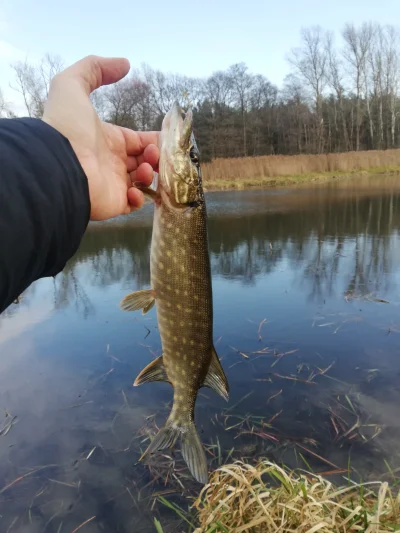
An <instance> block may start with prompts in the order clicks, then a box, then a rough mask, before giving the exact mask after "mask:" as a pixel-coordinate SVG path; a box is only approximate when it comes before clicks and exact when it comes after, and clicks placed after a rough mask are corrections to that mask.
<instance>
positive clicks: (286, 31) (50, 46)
mask: <svg viewBox="0 0 400 533" xmlns="http://www.w3.org/2000/svg"><path fill="white" fill-rule="evenodd" d="M363 21H377V22H380V23H382V24H395V25H396V24H399V25H400V2H399V1H398V0H380V1H376V0H334V1H329V2H328V1H325V2H323V1H321V0H286V1H280V2H279V1H278V2H277V1H276V0H275V1H266V0H264V1H261V0H241V1H240V2H239V1H235V0H231V1H229V2H228V1H226V0H214V1H212V0H197V1H194V0H152V1H151V2H145V1H142V2H138V1H137V0H136V1H135V0H119V1H114V2H112V1H111V0H80V1H79V0H68V1H58V0H35V1H33V0H0V87H1V88H2V89H3V91H4V92H5V93H6V96H7V99H8V100H15V99H17V98H18V96H17V95H16V94H15V92H14V91H12V90H11V89H9V83H10V81H11V79H12V72H11V69H10V68H9V66H8V65H9V63H10V62H11V61H15V60H18V59H24V58H25V57H28V59H30V60H32V61H35V60H38V59H40V58H41V57H42V56H43V55H44V54H45V53H46V52H50V53H52V54H59V55H61V56H62V57H63V58H64V59H65V61H66V63H67V64H69V63H72V62H74V61H75V60H77V59H80V58H81V57H83V56H85V55H87V54H90V53H94V54H98V55H106V56H114V55H117V56H120V55H122V56H125V57H128V58H129V60H130V61H131V64H132V66H135V65H137V66H139V65H140V64H141V63H142V62H146V63H148V64H150V65H151V66H152V67H154V68H159V69H162V70H163V71H168V72H179V73H182V74H187V75H192V76H206V75H208V74H210V73H212V72H213V71H215V70H218V69H225V68H227V67H228V66H229V65H231V64H233V63H236V62H240V61H244V62H246V63H247V65H248V66H249V69H250V70H251V71H253V72H257V73H262V74H264V75H265V76H267V77H268V78H269V79H270V80H271V81H272V82H273V83H276V84H278V85H280V84H281V83H282V80H283V78H284V77H285V75H286V74H287V73H288V72H289V65H288V63H287V61H286V59H285V57H286V55H287V53H288V52H289V51H290V49H291V48H293V47H295V46H297V45H298V43H299V35H300V29H301V27H307V26H312V25H315V24H319V25H321V26H322V27H324V28H326V29H329V30H333V31H335V32H336V33H337V36H338V40H339V32H340V29H341V28H342V27H343V25H344V23H345V22H354V23H356V24H359V23H361V22H363Z"/></svg>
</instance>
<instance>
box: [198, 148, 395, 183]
mask: <svg viewBox="0 0 400 533" xmlns="http://www.w3.org/2000/svg"><path fill="white" fill-rule="evenodd" d="M366 171H368V172H371V173H378V172H399V171H400V150H369V151H364V152H346V153H331V154H319V155H311V154H308V155H287V156H285V155H271V156H257V157H243V158H226V159H215V160H214V161H212V162H211V163H204V164H203V165H202V172H203V177H204V183H205V186H206V187H207V186H208V187H210V186H211V185H212V186H215V187H218V184H220V186H221V188H224V187H228V186H229V183H230V185H231V186H232V187H234V186H236V187H239V186H240V183H241V182H242V183H243V181H244V182H245V184H246V185H249V186H251V185H254V186H256V185H257V184H261V185H268V183H269V184H270V185H273V184H274V180H273V178H284V177H286V178H291V179H293V180H296V179H297V180H299V181H302V178H303V179H304V177H307V176H309V177H310V176H315V177H318V176H320V175H322V174H329V175H335V174H337V175H345V174H349V175H351V174H355V173H362V172H366ZM271 180H272V183H271Z"/></svg>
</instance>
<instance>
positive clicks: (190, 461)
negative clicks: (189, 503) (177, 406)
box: [139, 416, 208, 484]
mask: <svg viewBox="0 0 400 533" xmlns="http://www.w3.org/2000/svg"><path fill="white" fill-rule="evenodd" d="M178 438H180V441H181V452H182V456H183V458H184V460H185V461H186V464H187V466H188V468H189V470H190V473H191V474H192V476H193V477H194V478H195V479H196V480H197V481H198V482H199V483H202V484H205V483H207V481H208V469H207V459H206V454H205V453H204V449H203V446H202V444H201V442H200V439H199V435H198V433H197V430H196V426H195V425H194V422H193V420H188V421H187V422H185V423H182V424H179V423H177V422H176V420H173V419H172V418H171V416H169V418H168V420H167V421H166V423H165V425H164V427H162V428H161V429H160V431H159V432H158V433H157V435H156V436H155V437H154V439H153V440H152V441H151V443H150V445H149V447H148V448H147V450H146V451H145V452H144V453H143V455H142V456H141V458H140V459H139V461H142V460H143V459H145V458H146V457H147V456H148V455H150V454H152V453H155V452H157V451H158V450H165V449H166V448H171V447H172V446H173V445H174V444H175V443H176V441H177V440H178Z"/></svg>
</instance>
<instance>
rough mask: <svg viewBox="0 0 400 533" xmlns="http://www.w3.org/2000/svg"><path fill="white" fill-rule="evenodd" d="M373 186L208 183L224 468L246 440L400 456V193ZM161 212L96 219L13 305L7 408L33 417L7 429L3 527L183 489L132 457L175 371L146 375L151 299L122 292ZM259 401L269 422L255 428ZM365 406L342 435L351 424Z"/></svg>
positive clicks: (115, 518) (144, 506)
mask: <svg viewBox="0 0 400 533" xmlns="http://www.w3.org/2000/svg"><path fill="white" fill-rule="evenodd" d="M359 185H360V186H359V187H358V188H357V187H355V185H354V182H353V183H352V184H350V185H348V186H346V185H344V184H343V185H340V184H339V185H332V186H329V187H316V188H313V189H310V190H304V189H300V190H298V191H292V192H287V191H264V192H260V191H249V192H242V193H210V194H209V195H208V206H209V213H210V217H209V237H210V251H211V264H212V274H213V284H214V302H215V304H214V309H215V339H216V344H217V350H218V353H219V355H220V357H221V358H222V360H223V365H224V368H225V369H226V372H227V375H228V379H229V382H230V385H231V390H232V393H231V400H230V403H229V404H228V406H226V405H225V404H224V402H223V401H222V400H221V399H219V398H218V397H217V396H216V395H215V394H213V393H212V392H210V391H208V390H204V391H202V394H201V396H200V397H199V400H198V406H197V410H196V417H197V425H198V427H199V428H200V430H201V431H202V439H203V440H204V441H205V442H206V444H208V445H209V446H211V447H210V463H211V465H212V466H213V467H214V466H216V465H217V464H218V462H219V461H221V460H223V458H226V457H227V455H228V452H227V450H230V449H232V448H234V451H233V452H232V455H231V458H232V457H233V458H235V457H241V456H246V457H248V458H250V459H251V458H252V457H254V456H257V455H258V454H261V455H267V456H268V457H269V458H271V459H274V460H284V461H286V462H287V463H288V464H290V465H292V466H304V465H302V464H301V461H300V464H299V463H298V461H299V454H298V453H297V452H299V451H301V453H303V455H304V456H305V457H306V458H307V461H308V462H310V463H311V464H312V466H313V467H314V468H316V469H317V470H318V471H327V470H331V469H332V468H331V467H329V465H327V463H324V462H323V461H321V460H319V459H317V458H316V457H315V455H313V454H312V452H314V453H316V454H318V455H319V456H320V457H324V458H327V460H329V461H330V462H331V463H333V464H335V465H338V466H339V467H346V465H347V462H348V457H349V455H350V456H351V461H352V465H353V468H354V469H355V470H356V471H357V472H359V473H360V475H362V476H363V477H364V478H367V479H370V478H373V477H374V476H375V477H376V476H377V475H382V473H383V471H384V469H385V466H384V464H383V459H384V458H385V459H387V460H389V462H390V464H391V465H392V467H393V468H395V467H396V466H400V456H399V451H398V446H397V442H398V440H399V438H400V415H399V413H398V405H399V402H400V392H399V388H398V380H399V378H400V358H399V344H398V343H399V337H398V332H399V331H400V317H399V316H398V315H399V312H398V303H399V299H398V296H397V290H398V277H399V272H400V269H399V266H398V265H399V264H400V261H399V259H400V257H399V254H400V248H399V246H398V242H399V239H398V236H399V227H400V209H399V207H400V192H399V191H397V189H396V187H395V185H394V184H393V182H392V181H381V186H380V188H378V187H377V186H376V182H374V184H369V185H368V186H362V183H361V182H360V184H359ZM151 217H152V211H151V208H150V207H146V209H144V210H143V212H141V213H140V216H134V217H131V218H128V220H117V221H114V222H112V223H107V224H93V225H91V226H90V228H89V230H88V232H87V234H86V235H85V237H84V239H83V241H82V244H81V247H80V249H79V251H78V252H77V254H76V255H75V256H74V258H73V259H72V260H71V261H69V263H68V264H67V266H66V268H65V270H64V272H63V273H62V274H60V275H59V276H57V277H56V278H55V279H54V280H53V279H48V280H42V281H40V282H38V283H35V284H34V285H33V286H32V287H30V288H29V289H28V290H27V291H25V293H24V294H23V296H22V299H21V301H20V303H19V304H16V305H12V306H11V307H10V308H9V309H8V310H7V311H6V313H5V314H4V315H3V316H2V318H1V319H0V350H1V354H2V357H1V359H0V407H1V409H2V411H3V412H4V411H7V412H8V413H10V414H11V415H12V416H18V423H17V424H15V425H14V426H13V427H12V428H11V429H10V431H9V432H8V433H7V435H0V515H1V517H0V531H7V530H9V531H10V532H11V533H12V532H13V531H29V532H36V531H38V532H42V531H45V532H46V533H49V532H54V533H59V531H64V530H65V531H73V530H74V529H75V528H76V527H78V526H79V525H80V524H81V523H83V522H84V521H85V520H88V519H90V518H91V517H93V516H95V517H96V518H94V519H93V520H92V521H90V522H89V523H88V524H87V525H86V526H85V530H86V531H89V532H92V533H93V532H100V531H101V532H104V531H106V532H108V531H109V532H115V531H121V532H128V531H129V532H132V531H153V524H152V511H150V507H151V506H152V504H153V502H152V500H151V498H150V499H149V497H150V495H151V492H152V491H163V490H169V491H172V492H173V491H175V492H176V497H177V498H179V494H180V493H181V492H182V488H181V487H180V486H179V485H178V484H177V482H174V480H173V479H172V478H171V480H170V482H169V484H168V486H167V487H165V486H164V484H163V483H164V482H163V480H162V478H160V479H159V480H158V481H156V482H154V470H149V469H147V468H146V467H145V466H143V465H139V466H135V463H136V461H137V459H138V457H139V455H140V448H144V447H145V446H146V442H145V439H146V438H147V434H148V433H147V432H148V429H147V425H149V426H151V424H152V423H153V422H154V420H156V422H157V423H158V424H161V423H162V422H163V420H164V418H165V414H166V413H167V411H168V403H169V402H170V400H171V389H170V387H169V386H168V385H167V384H161V383H156V384H151V385H148V386H144V387H139V388H132V381H133V379H134V378H135V377H136V375H137V374H138V372H139V371H140V370H141V369H142V368H143V367H144V366H145V365H146V364H147V363H148V362H149V361H150V360H151V359H152V358H153V357H154V356H155V355H159V353H160V341H159V336H158V331H157V324H156V320H155V314H154V310H153V311H151V312H150V313H149V315H146V316H145V317H142V316H141V315H140V314H137V315H136V314H135V315H133V314H129V313H121V312H120V311H119V309H118V303H119V301H120V299H121V298H122V297H123V296H124V295H125V294H126V293H127V292H130V291H132V290H135V289H137V288H145V287H147V286H148V285H149V282H150V280H149V273H150V266H149V247H150V239H151ZM384 302H389V303H384ZM243 354H245V356H243ZM326 369H328V370H326ZM325 371H326V372H325ZM347 398H348V399H349V400H350V402H351V405H352V408H350V406H349V404H348V401H347ZM352 409H353V410H352ZM255 416H258V417H262V418H263V419H264V420H265V421H268V420H270V421H271V426H272V428H270V430H269V431H270V433H271V435H272V437H273V438H272V439H269V440H268V439H267V440H266V439H265V438H261V437H257V436H256V435H255V433H254V432H250V434H249V431H248V428H249V427H251V424H253V422H252V420H253V418H251V417H255ZM249 417H250V418H249ZM241 419H245V420H247V422H246V423H248V424H250V426H248V425H247V426H243V427H242V426H241V425H240V424H239V426H236V424H237V423H238V421H240V420H241ZM254 420H255V419H254ZM357 421H358V425H357V427H355V429H354V430H353V431H352V432H350V433H349V434H348V435H347V436H346V437H343V434H344V433H346V431H345V429H340V424H343V428H347V429H350V428H351V427H352V426H353V425H354V424H355V423H356V422H357ZM2 422H3V420H2V419H1V417H0V428H1V424H2ZM254 423H255V422H254ZM346 424H347V425H346ZM144 425H145V426H146V427H145V429H143V426H144ZM230 426H236V427H235V429H233V430H229V431H226V428H227V427H230ZM335 427H336V428H337V432H336V430H335ZM239 433H241V434H240V435H239ZM339 433H340V434H339ZM217 438H218V446H219V447H220V448H221V449H222V455H221V456H218V455H217V454H215V453H214V451H213V450H215V448H213V447H212V446H217V440H216V439H217ZM274 439H275V440H274ZM301 447H303V448H301ZM304 448H305V449H306V450H309V451H308V452H307V451H305V449H304ZM310 450H311V451H310ZM213 454H214V455H213ZM177 460H178V462H179V454H178V455H177ZM42 467H46V468H43V469H42ZM27 474H28V475H27ZM22 476H26V477H22ZM15 480H17V482H16V481H15ZM174 483H175V484H174ZM146 487H147V488H146ZM192 489H193V486H192V485H190V482H186V481H185V490H186V491H189V490H192ZM196 489H197V487H196V486H195V487H194V490H196ZM170 496H171V495H170ZM171 497H174V496H173V495H172V496H171ZM181 503H182V502H181ZM154 512H157V513H161V515H162V520H163V522H164V523H165V521H166V520H167V519H168V520H169V519H171V516H170V515H168V513H167V512H166V510H165V509H164V508H162V507H160V506H158V505H155V507H154ZM170 527H171V530H172V531H177V530H178V529H177V526H176V524H172V525H171V526H170ZM180 529H182V527H180ZM167 530H168V529H167V528H166V531H167Z"/></svg>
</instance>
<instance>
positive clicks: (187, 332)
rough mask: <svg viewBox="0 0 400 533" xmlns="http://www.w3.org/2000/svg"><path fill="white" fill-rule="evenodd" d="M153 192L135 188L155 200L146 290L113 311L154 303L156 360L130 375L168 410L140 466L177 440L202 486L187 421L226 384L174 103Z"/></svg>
mask: <svg viewBox="0 0 400 533" xmlns="http://www.w3.org/2000/svg"><path fill="white" fill-rule="evenodd" d="M159 148H160V160H159V172H158V180H157V187H156V189H150V188H142V190H143V192H144V193H145V194H147V195H148V196H150V197H151V198H152V200H153V201H154V219H153V231H152V241H151V250H150V288H149V289H145V290H140V291H137V292H134V293H131V294H129V295H127V296H125V297H124V298H123V299H122V301H121V303H120V308H121V309H122V310H124V311H137V310H140V309H142V313H143V314H146V313H147V312H148V311H149V310H150V309H151V308H152V307H153V305H154V304H155V306H156V313H157V321H158V327H159V332H160V337H161V344H162V355H161V356H160V357H158V358H157V359H155V360H153V361H152V362H151V363H150V364H149V365H148V366H146V367H145V368H144V369H143V370H142V371H141V372H140V373H139V375H138V376H137V378H136V380H135V382H134V386H138V385H142V384H144V383H148V382H152V381H164V382H168V383H170V384H171V385H172V387H173V405H172V409H171V412H170V414H169V416H168V418H167V420H166V422H165V424H164V426H163V427H162V428H161V429H160V430H159V432H158V433H157V434H156V436H155V437H154V438H153V440H152V441H151V443H150V445H149V446H148V448H147V450H146V451H145V452H144V453H143V455H142V456H141V458H140V459H139V461H143V460H144V459H145V458H146V457H148V456H149V455H151V454H154V453H156V452H158V451H159V450H164V449H166V448H172V447H174V446H175V444H176V443H177V442H178V441H179V444H180V449H181V453H182V456H183V458H184V460H185V462H186V464H187V466H188V468H189V470H190V472H191V474H192V476H193V477H194V478H195V479H196V480H197V481H198V482H199V483H202V484H205V483H207V481H208V468H207V460H206V455H205V452H204V448H203V446H202V444H201V441H200V438H199V435H198V432H197V429H196V426H195V417H194V408H195V403H196V398H197V395H198V391H199V389H200V388H201V387H209V388H211V389H213V390H214V391H215V392H216V393H218V394H219V395H220V396H221V397H222V398H224V399H225V400H226V401H228V399H229V385H228V380H227V378H226V375H225V373H224V370H223V368H222V365H221V362H220V360H219V357H218V355H217V352H216V350H215V347H214V343H213V301H212V296H213V295H212V280H211V268H210V257H209V251H208V230H207V210H206V201H205V195H204V191H203V184H202V175H201V168H200V153H199V149H198V147H197V143H196V139H195V136H194V133H193V111H192V108H191V107H190V106H189V107H188V109H187V111H186V112H184V111H183V110H182V109H181V108H180V106H179V104H178V103H177V102H175V103H174V104H173V106H172V107H171V109H170V110H169V111H168V113H167V114H166V115H165V117H164V119H163V123H162V127H161V132H160V141H159Z"/></svg>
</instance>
